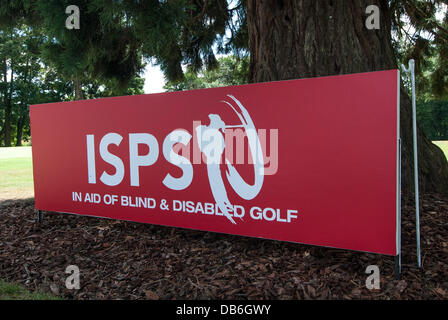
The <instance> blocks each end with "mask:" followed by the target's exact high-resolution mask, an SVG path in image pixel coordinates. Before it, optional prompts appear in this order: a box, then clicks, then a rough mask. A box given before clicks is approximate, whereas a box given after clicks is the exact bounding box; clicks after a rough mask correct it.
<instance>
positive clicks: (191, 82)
mask: <svg viewBox="0 0 448 320" xmlns="http://www.w3.org/2000/svg"><path fill="white" fill-rule="evenodd" d="M248 75H249V57H243V58H240V57H238V56H233V55H232V56H227V57H221V58H219V59H218V61H217V66H216V67H215V68H213V69H207V68H203V69H202V70H200V71H199V72H195V71H192V70H188V71H187V72H186V73H185V74H184V78H183V80H182V81H169V82H167V83H166V85H165V86H164V89H165V90H167V91H180V90H193V89H205V88H216V87H226V86H236V85H241V84H246V83H247V82H248Z"/></svg>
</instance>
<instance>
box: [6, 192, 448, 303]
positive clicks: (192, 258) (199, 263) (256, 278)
mask: <svg viewBox="0 0 448 320" xmlns="http://www.w3.org/2000/svg"><path fill="white" fill-rule="evenodd" d="M413 210H414V208H413V206H412V198H409V199H405V200H403V216H402V219H403V274H402V280H401V281H398V280H395V278H394V258H393V257H388V256H381V255H375V254H368V253H359V252H351V251H344V250H338V249H328V248H319V247H313V246H306V245H299V244H292V243H284V242H278V241H271V240H260V239H253V238H244V237H240V236H232V235H223V234H215V233H209V232H201V231H191V230H183V229H176V228H171V227H161V226H153V225H147V224H139V223H132V222H123V221H115V220H108V219H97V218H90V217H84V216H75V215H66V214H58V213H50V212H45V213H44V220H43V224H42V225H40V226H39V225H38V224H37V223H36V216H35V212H34V201H33V200H32V199H31V200H23V201H13V202H2V203H0V278H1V279H3V280H5V281H13V282H17V283H20V284H23V285H25V286H26V287H27V288H28V289H30V290H36V289H38V290H41V291H44V292H51V293H53V294H57V295H60V296H63V297H66V298H72V299H446V298H447V297H448V295H447V292H448V232H447V231H448V215H447V212H448V197H442V196H440V195H435V194H427V195H424V196H423V197H422V210H421V211H422V213H421V216H422V217H421V226H422V252H423V269H422V270H418V269H417V268H416V255H415V251H416V245H415V221H414V211H413ZM68 265H76V266H78V267H79V269H80V272H81V289H80V290H68V289H66V288H65V279H66V277H67V276H68V274H65V269H66V267H67V266H68ZM368 265H377V266H379V268H380V271H381V289H380V290H373V291H369V290H368V289H366V287H365V282H366V278H367V276H368V275H367V274H366V273H365V270H366V268H367V266H368Z"/></svg>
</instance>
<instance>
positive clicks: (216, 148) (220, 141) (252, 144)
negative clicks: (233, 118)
mask: <svg viewBox="0 0 448 320" xmlns="http://www.w3.org/2000/svg"><path fill="white" fill-rule="evenodd" d="M227 96H228V97H229V98H230V99H232V100H233V101H232V102H234V103H235V104H236V106H237V107H238V108H239V110H240V112H238V111H237V109H236V108H235V106H234V105H233V104H232V103H231V102H228V101H221V102H223V103H225V104H227V105H228V106H229V107H231V108H232V110H233V111H234V112H235V113H236V115H237V116H238V118H239V119H240V121H241V125H235V126H227V125H226V124H225V123H224V121H222V119H221V117H220V116H219V115H216V114H210V115H209V116H208V117H209V118H210V124H209V125H208V126H198V127H196V133H197V139H198V145H199V148H200V150H201V152H202V153H204V154H205V156H206V157H207V161H206V163H207V173H208V179H209V183H210V188H211V190H212V194H213V197H214V198H215V201H216V204H217V205H218V207H219V209H220V210H221V211H222V213H223V214H224V215H225V216H226V217H227V218H228V219H229V220H230V221H231V222H232V223H233V224H236V222H235V220H234V219H233V217H232V215H231V213H232V212H233V206H232V204H231V203H230V201H229V198H228V196H227V191H226V188H225V186H224V181H223V179H222V175H221V170H220V164H221V157H222V153H223V151H224V148H225V139H224V135H223V133H224V132H225V129H226V128H243V129H244V130H245V132H246V135H247V138H248V142H249V148H250V152H251V155H252V160H253V166H254V177H255V182H254V184H253V185H250V184H248V183H246V182H245V181H244V179H243V178H242V177H241V176H240V174H239V173H238V171H237V170H236V169H235V168H234V166H233V165H232V164H231V163H230V162H229V161H228V160H227V159H226V166H227V170H226V177H227V180H228V181H229V183H230V185H231V186H232V188H233V190H235V192H236V193H237V194H238V195H239V196H240V197H241V198H243V199H245V200H252V199H254V198H255V197H256V196H257V195H258V193H259V192H260V190H261V187H262V186H263V179H264V160H263V153H262V150H261V144H260V139H259V138H258V135H257V131H256V129H255V125H254V123H253V121H252V119H251V117H250V115H249V113H248V112H247V110H246V108H244V106H243V105H242V104H241V102H239V101H238V100H237V99H236V98H235V97H234V96H232V95H227ZM220 130H222V132H221V131H220Z"/></svg>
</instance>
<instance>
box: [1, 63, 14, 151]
mask: <svg viewBox="0 0 448 320" xmlns="http://www.w3.org/2000/svg"><path fill="white" fill-rule="evenodd" d="M13 72H14V70H13V68H12V64H11V81H10V82H9V84H8V76H7V74H8V65H7V61H6V60H5V61H4V81H5V91H4V102H5V123H4V125H3V134H4V138H5V140H4V142H5V147H10V146H11V113H12V105H11V99H12V81H13V74H14V73H13Z"/></svg>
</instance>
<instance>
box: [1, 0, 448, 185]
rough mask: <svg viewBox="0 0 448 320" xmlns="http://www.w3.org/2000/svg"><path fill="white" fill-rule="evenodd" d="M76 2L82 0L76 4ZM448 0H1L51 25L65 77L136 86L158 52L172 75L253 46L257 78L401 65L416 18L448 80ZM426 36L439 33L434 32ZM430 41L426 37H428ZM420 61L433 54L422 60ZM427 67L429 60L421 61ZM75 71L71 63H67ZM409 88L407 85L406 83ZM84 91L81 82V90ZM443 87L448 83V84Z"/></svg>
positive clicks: (427, 167) (20, 14) (440, 173)
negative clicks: (74, 11)
mask: <svg viewBox="0 0 448 320" xmlns="http://www.w3.org/2000/svg"><path fill="white" fill-rule="evenodd" d="M72 2H73V3H72ZM444 3H446V1H443V0H400V1H398V0H369V1H368V0H333V1H330V0H328V1H315V0H282V1H278V0H233V1H226V0H215V1H209V0H171V1H156V0H148V1H133V0H122V1H112V0H91V1H87V0H83V1H70V3H69V1H68V0H67V1H65V0H64V1H60V0H26V1H25V0H12V1H8V2H2V3H0V23H3V25H8V26H11V25H15V24H17V23H19V22H20V23H27V24H28V25H30V26H33V27H42V28H43V29H44V30H46V32H47V34H48V37H47V41H46V44H45V45H44V46H43V48H44V50H43V52H44V53H45V52H47V53H49V54H47V55H45V54H44V56H46V58H47V59H48V60H49V61H51V62H52V63H53V64H54V66H55V68H56V69H57V70H58V72H59V73H61V74H63V75H64V77H66V78H70V77H75V78H77V79H80V78H82V79H87V80H86V81H89V80H88V79H99V78H101V77H104V78H105V79H106V78H107V79H116V80H117V81H119V83H124V84H126V82H127V81H129V80H130V79H131V78H132V77H133V76H134V75H135V74H136V73H137V72H138V70H139V69H140V68H141V59H140V57H142V58H145V59H150V58H154V59H155V60H156V61H157V62H158V63H159V64H160V65H161V67H162V70H163V71H164V72H165V75H166V77H167V79H168V80H170V81H179V80H182V78H183V72H182V65H187V66H188V70H192V71H195V72H196V71H200V70H201V69H202V68H203V66H206V67H208V68H213V67H216V57H215V53H229V52H230V51H233V52H234V53H235V54H237V55H238V54H241V52H244V51H245V50H246V49H247V50H248V51H249V53H250V67H249V82H260V81H276V80H286V79H297V78H309V77H318V76H328V75H337V74H348V73H357V72H368V71H378V70H387V69H395V68H398V62H399V61H400V60H399V59H400V50H399V46H397V45H396V43H397V39H398V41H400V40H402V39H403V37H404V35H405V34H406V32H408V30H407V29H406V28H407V27H408V26H412V27H413V28H414V29H415V30H416V32H417V36H415V37H413V38H412V39H413V41H410V42H409V46H410V47H409V48H410V49H411V50H406V52H413V56H415V57H416V58H418V57H424V56H425V52H426V51H427V50H426V49H427V47H428V46H427V45H426V46H425V45H424V43H425V42H426V43H428V41H429V42H430V43H432V44H433V45H434V48H435V50H437V51H438V55H437V63H436V64H435V70H434V71H433V72H432V73H431V78H432V79H433V81H432V82H433V84H434V85H433V86H432V87H434V88H436V87H439V88H442V89H443V88H446V84H445V83H446V81H445V80H446V72H447V71H448V68H447V67H446V66H447V65H448V63H447V62H446V61H448V49H447V29H448V28H447V17H446V12H445V14H444V18H443V19H442V20H441V21H438V20H437V19H436V18H435V15H436V13H437V12H440V8H441V7H440V6H441V5H442V4H444ZM69 4H76V5H78V6H79V8H80V10H81V29H80V30H75V31H74V32H73V30H67V29H65V28H64V23H65V18H66V15H64V14H62V13H64V12H65V7H66V6H68V5H69ZM370 5H376V6H377V7H378V8H379V11H380V19H381V20H380V29H379V30H375V29H374V30H369V29H367V28H366V24H365V21H366V19H367V15H366V13H365V12H366V8H367V7H368V6H370ZM425 34H430V35H432V38H428V37H424V35H425ZM425 39H426V40H425ZM419 61H423V60H422V59H420V60H419ZM418 66H420V63H419V64H418ZM67 68H68V70H65V69H67ZM403 89H405V87H404V86H403ZM78 91H79V90H78ZM402 92H403V93H402V97H401V101H402V105H401V111H402V114H401V120H402V123H401V128H402V133H401V136H402V138H403V183H404V187H405V190H409V189H410V187H411V185H412V183H413V178H412V175H413V174H412V173H413V170H412V165H413V162H412V130H411V128H412V125H411V124H412V122H411V110H410V109H411V108H410V100H409V97H408V95H407V94H406V93H405V90H402ZM439 92H443V90H439ZM418 141H419V160H420V162H419V163H420V177H421V179H422V182H421V185H422V188H423V189H424V190H426V191H438V192H448V164H447V161H446V158H445V157H444V155H443V153H442V151H441V150H440V149H439V148H438V147H436V146H434V145H433V144H432V143H431V141H429V139H428V138H427V137H426V136H425V135H424V134H423V132H422V131H421V130H419V139H418Z"/></svg>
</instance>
